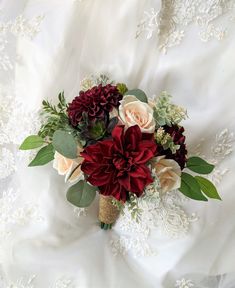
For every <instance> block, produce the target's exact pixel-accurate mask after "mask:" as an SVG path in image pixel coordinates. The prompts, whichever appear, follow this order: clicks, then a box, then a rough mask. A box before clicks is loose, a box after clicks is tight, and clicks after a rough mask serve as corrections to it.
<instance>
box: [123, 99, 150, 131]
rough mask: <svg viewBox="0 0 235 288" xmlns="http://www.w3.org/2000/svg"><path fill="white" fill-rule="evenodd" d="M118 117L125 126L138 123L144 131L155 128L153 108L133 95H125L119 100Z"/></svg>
mask: <svg viewBox="0 0 235 288" xmlns="http://www.w3.org/2000/svg"><path fill="white" fill-rule="evenodd" d="M119 118H120V120H121V122H122V123H123V124H124V125H125V126H126V127H130V126H134V125H138V126H139V127H140V130H141V132H144V133H153V132H154V130H155V120H154V117H153V109H152V108H151V107H150V106H149V105H148V104H147V103H144V102H141V101H140V100H138V99H137V98H136V97H135V96H133V95H126V96H124V97H123V99H122V100H121V101H120V106H119Z"/></svg>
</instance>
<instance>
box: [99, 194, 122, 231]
mask: <svg viewBox="0 0 235 288" xmlns="http://www.w3.org/2000/svg"><path fill="white" fill-rule="evenodd" d="M113 199H114V198H113V197H112V196H104V195H101V194H100V200H99V220H100V227H101V229H104V230H108V229H111V228H112V225H113V224H114V223H115V221H116V220H117V218H118V216H119V214H120V211H119V210H118V208H117V207H116V206H114V205H113V203H112V200H113Z"/></svg>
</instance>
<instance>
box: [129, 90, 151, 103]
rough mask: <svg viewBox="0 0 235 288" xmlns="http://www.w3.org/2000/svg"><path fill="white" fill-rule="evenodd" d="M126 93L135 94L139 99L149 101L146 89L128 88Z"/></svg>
mask: <svg viewBox="0 0 235 288" xmlns="http://www.w3.org/2000/svg"><path fill="white" fill-rule="evenodd" d="M124 95H134V96H135V97H136V98H137V99H138V100H140V101H142V102H145V103H148V97H147V96H146V94H145V93H144V91H142V90H140V89H133V90H128V91H127V92H126V93H125V94H124Z"/></svg>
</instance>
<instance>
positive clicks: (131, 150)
mask: <svg viewBox="0 0 235 288" xmlns="http://www.w3.org/2000/svg"><path fill="white" fill-rule="evenodd" d="M150 136H151V135H150V134H148V135H147V134H142V133H141V131H140V128H139V127H138V126H137V125H136V126H132V127H130V128H128V129H127V130H126V132H124V126H122V125H121V126H116V127H115V128H114V130H113V132H112V139H108V140H104V141H99V142H97V143H96V144H94V145H90V146H87V147H86V148H85V149H84V151H83V152H82V153H81V156H83V157H84V161H83V163H82V165H81V170H82V171H83V172H84V173H85V174H86V175H88V178H87V181H88V182H90V183H91V184H92V185H94V186H97V187H99V190H100V193H101V194H103V195H107V196H110V195H112V196H113V197H115V198H116V199H117V200H121V201H123V202H125V201H126V200H127V199H128V197H129V192H132V193H135V194H136V195H137V196H138V197H139V196H141V194H142V193H143V191H144V188H145V187H146V186H147V185H148V184H150V183H152V182H153V179H152V177H151V172H150V169H149V168H148V167H147V165H146V164H147V162H148V161H149V160H150V159H152V158H153V157H154V156H155V154H156V151H157V145H156V143H155V142H154V140H153V137H151V139H150ZM152 136H153V135H152Z"/></svg>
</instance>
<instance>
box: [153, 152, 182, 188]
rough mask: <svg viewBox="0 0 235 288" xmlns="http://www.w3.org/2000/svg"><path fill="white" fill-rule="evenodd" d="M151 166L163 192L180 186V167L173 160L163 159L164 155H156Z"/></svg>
mask: <svg viewBox="0 0 235 288" xmlns="http://www.w3.org/2000/svg"><path fill="white" fill-rule="evenodd" d="M153 168H155V172H156V175H157V177H158V178H159V181H160V185H161V191H162V192H163V193H166V192H169V191H172V190H175V189H178V188H180V185H181V178H180V176H181V169H180V166H179V164H178V163H177V162H176V161H175V160H172V159H165V156H159V157H156V162H155V163H154V164H153Z"/></svg>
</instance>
